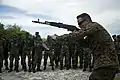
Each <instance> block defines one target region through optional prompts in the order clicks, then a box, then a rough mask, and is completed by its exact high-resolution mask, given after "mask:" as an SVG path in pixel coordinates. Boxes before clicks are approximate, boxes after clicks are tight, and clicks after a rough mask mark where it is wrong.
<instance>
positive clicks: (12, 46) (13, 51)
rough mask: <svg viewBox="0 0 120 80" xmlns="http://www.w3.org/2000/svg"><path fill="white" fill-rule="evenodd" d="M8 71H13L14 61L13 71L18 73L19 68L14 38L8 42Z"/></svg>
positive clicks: (16, 42) (17, 50)
mask: <svg viewBox="0 0 120 80" xmlns="http://www.w3.org/2000/svg"><path fill="white" fill-rule="evenodd" d="M9 59H10V70H9V72H11V71H12V69H13V61H14V59H15V68H14V69H15V70H16V72H18V71H19V70H18V67H19V46H18V39H17V37H16V36H14V37H13V38H12V40H11V41H10V58H9Z"/></svg>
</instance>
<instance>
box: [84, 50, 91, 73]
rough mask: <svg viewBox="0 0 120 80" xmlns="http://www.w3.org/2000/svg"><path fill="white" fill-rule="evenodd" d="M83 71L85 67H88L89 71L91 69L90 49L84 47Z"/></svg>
mask: <svg viewBox="0 0 120 80" xmlns="http://www.w3.org/2000/svg"><path fill="white" fill-rule="evenodd" d="M83 56H84V69H83V70H84V71H86V68H88V67H89V71H91V68H92V67H91V66H92V63H91V59H92V57H91V50H90V49H89V48H84V55H83Z"/></svg>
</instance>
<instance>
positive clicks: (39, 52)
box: [33, 36, 43, 72]
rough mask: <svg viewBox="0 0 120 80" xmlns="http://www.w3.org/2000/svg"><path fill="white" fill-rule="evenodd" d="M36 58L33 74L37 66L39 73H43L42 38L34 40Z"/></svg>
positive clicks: (34, 59)
mask: <svg viewBox="0 0 120 80" xmlns="http://www.w3.org/2000/svg"><path fill="white" fill-rule="evenodd" d="M34 49H35V52H34V56H33V72H36V71H35V68H36V65H37V71H41V69H40V66H41V60H42V51H43V47H42V39H41V37H40V36H36V37H35V39H34Z"/></svg>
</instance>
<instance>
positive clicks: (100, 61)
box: [68, 13, 118, 80]
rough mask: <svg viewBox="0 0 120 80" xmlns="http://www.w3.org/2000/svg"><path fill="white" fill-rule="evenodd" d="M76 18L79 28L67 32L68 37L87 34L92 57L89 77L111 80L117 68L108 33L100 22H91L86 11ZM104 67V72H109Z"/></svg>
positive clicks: (91, 78) (79, 36) (115, 56)
mask: <svg viewBox="0 0 120 80" xmlns="http://www.w3.org/2000/svg"><path fill="white" fill-rule="evenodd" d="M86 18H87V19H86ZM77 19H78V24H79V26H80V27H81V30H79V31H78V32H74V33H71V34H69V35H68V37H71V38H74V39H80V38H83V37H85V36H87V38H88V43H89V44H90V49H91V50H92V53H93V58H94V59H93V60H94V70H93V72H92V74H91V75H90V77H89V79H90V80H113V78H114V76H115V74H116V71H117V69H118V57H117V54H116V52H115V46H114V43H113V41H112V39H111V36H110V34H109V33H108V32H107V30H106V29H105V28H103V27H102V26H101V25H100V24H98V23H96V22H92V20H91V18H90V16H89V15H88V14H86V13H83V14H81V15H79V16H77ZM106 68H107V70H106V72H107V73H108V72H109V74H107V73H106V72H105V71H104V70H105V69H106ZM99 71H101V72H102V71H104V72H105V73H103V72H102V73H103V74H101V73H100V72H99ZM113 72H114V73H113ZM94 73H97V74H94ZM104 75H106V76H104ZM101 78H102V79H101Z"/></svg>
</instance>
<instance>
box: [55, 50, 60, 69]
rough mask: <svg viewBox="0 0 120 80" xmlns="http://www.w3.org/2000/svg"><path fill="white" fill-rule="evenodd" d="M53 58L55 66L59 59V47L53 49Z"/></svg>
mask: <svg viewBox="0 0 120 80" xmlns="http://www.w3.org/2000/svg"><path fill="white" fill-rule="evenodd" d="M54 60H55V65H56V67H58V65H59V61H60V49H55V51H54Z"/></svg>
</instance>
